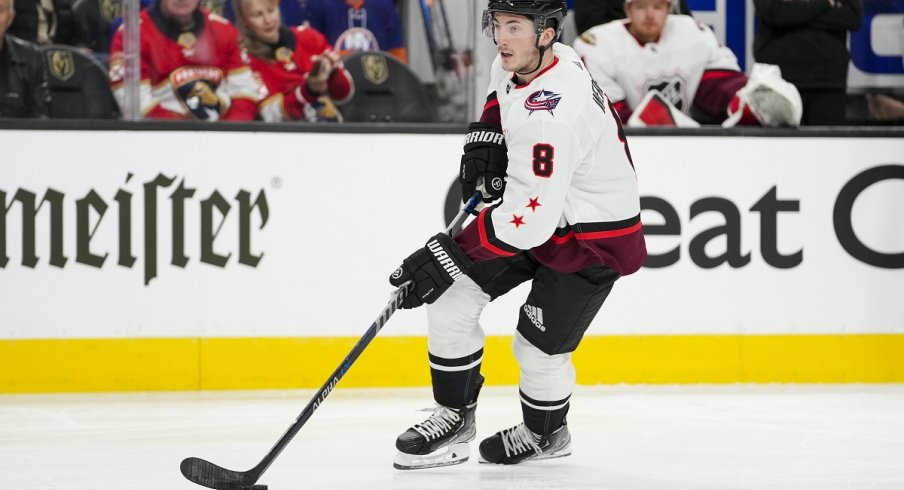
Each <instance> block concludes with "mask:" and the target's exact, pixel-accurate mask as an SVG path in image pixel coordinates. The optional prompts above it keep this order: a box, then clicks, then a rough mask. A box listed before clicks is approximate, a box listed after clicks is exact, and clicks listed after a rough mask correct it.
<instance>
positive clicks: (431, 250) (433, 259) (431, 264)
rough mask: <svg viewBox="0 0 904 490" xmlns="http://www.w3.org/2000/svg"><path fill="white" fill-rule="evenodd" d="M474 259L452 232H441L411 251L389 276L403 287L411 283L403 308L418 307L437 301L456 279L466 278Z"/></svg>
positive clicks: (394, 284) (390, 279)
mask: <svg viewBox="0 0 904 490" xmlns="http://www.w3.org/2000/svg"><path fill="white" fill-rule="evenodd" d="M471 264H472V262H471V259H469V258H468V256H467V255H465V253H464V251H463V250H462V249H461V247H459V246H458V244H457V243H455V240H453V239H451V238H449V235H446V234H444V233H440V234H438V235H435V236H433V237H432V238H430V240H428V241H427V245H426V246H424V248H421V249H419V250H418V251H416V252H414V253H413V254H411V255H410V256H409V257H408V258H407V259H405V260H404V261H403V262H402V266H401V267H399V268H398V269H396V270H395V271H394V272H393V273H392V275H391V276H390V277H389V283H390V284H392V285H393V286H396V287H401V286H402V285H404V284H405V283H408V282H410V283H411V294H409V295H408V296H406V297H405V299H404V300H402V305H401V306H402V308H404V309H409V308H417V307H418V306H421V305H422V304H424V303H427V304H430V303H433V302H434V301H436V300H437V298H439V297H440V296H442V294H443V293H444V292H446V290H447V289H449V286H451V285H452V283H454V282H455V281H457V280H459V279H461V278H462V277H464V275H465V274H466V273H467V271H468V269H469V268H470V267H471Z"/></svg>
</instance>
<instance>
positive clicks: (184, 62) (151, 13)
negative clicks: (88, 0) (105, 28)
mask: <svg viewBox="0 0 904 490" xmlns="http://www.w3.org/2000/svg"><path fill="white" fill-rule="evenodd" d="M194 16H195V23H194V27H192V28H191V29H189V30H184V31H183V30H181V29H179V28H178V27H176V26H175V24H174V23H173V22H172V21H170V20H168V19H166V18H165V17H164V16H163V15H162V13H161V12H160V7H159V4H158V3H154V4H152V5H150V6H149V7H148V8H146V9H145V10H144V11H142V12H141V17H140V36H141V44H140V46H141V88H140V99H141V113H142V114H143V115H144V116H145V117H149V118H162V119H201V120H218V119H226V120H235V121H250V120H253V119H254V117H255V114H256V110H257V100H258V98H259V93H260V88H259V86H258V83H257V80H255V78H254V76H253V75H252V73H251V68H250V66H249V60H248V56H247V54H245V52H244V50H243V49H242V48H241V47H240V45H239V33H238V31H237V30H236V28H235V27H233V26H232V24H230V23H229V21H228V20H226V19H224V18H222V17H220V16H218V15H214V14H211V13H209V12H208V11H207V10H206V9H204V8H199V9H198V10H197V11H196V12H195V14H194ZM124 75H125V73H124V65H123V27H120V28H119V30H118V31H117V32H116V34H115V35H114V37H113V44H112V46H111V48H110V83H111V84H112V87H113V93H114V95H115V96H116V98H117V100H118V101H119V103H120V104H122V103H123V98H124V95H125V94H124V92H125V91H124V88H123V78H124Z"/></svg>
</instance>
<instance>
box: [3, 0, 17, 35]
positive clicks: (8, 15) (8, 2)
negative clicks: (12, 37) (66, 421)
mask: <svg viewBox="0 0 904 490" xmlns="http://www.w3.org/2000/svg"><path fill="white" fill-rule="evenodd" d="M13 17H15V13H14V12H13V6H12V0H0V38H2V37H3V35H4V34H6V30H7V29H9V25H10V24H12V23H13ZM2 42H3V41H2V39H0V43H2Z"/></svg>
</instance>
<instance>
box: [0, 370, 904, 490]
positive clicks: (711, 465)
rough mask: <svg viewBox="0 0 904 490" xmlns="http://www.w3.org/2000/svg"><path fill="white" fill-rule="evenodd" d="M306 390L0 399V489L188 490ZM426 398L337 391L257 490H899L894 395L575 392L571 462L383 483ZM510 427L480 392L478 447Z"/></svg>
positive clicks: (851, 388) (237, 463) (874, 390)
mask: <svg viewBox="0 0 904 490" xmlns="http://www.w3.org/2000/svg"><path fill="white" fill-rule="evenodd" d="M312 396H313V391H253V392H204V393H195V392H189V393H185V392H182V393H139V394H85V395H5V396H0V488H2V489H4V490H5V489H9V490H22V489H35V490H37V489H67V490H89V489H90V490H130V489H135V490H139V489H140V490H155V489H161V490H162V489H166V490H179V489H196V490H197V489H200V488H202V487H198V486H196V485H194V484H192V483H190V482H189V481H187V480H185V479H184V478H183V477H182V475H181V474H180V473H179V463H180V462H181V461H182V459H183V458H185V457H187V456H197V457H201V458H204V459H207V460H209V461H211V462H213V463H216V464H219V465H221V466H225V467H227V468H230V469H236V470H246V469H248V468H250V467H252V466H254V465H255V464H256V463H257V462H258V461H259V460H260V459H261V458H262V457H263V455H264V454H265V453H266V452H267V450H269V449H270V447H271V446H272V445H273V444H274V443H275V442H276V440H277V439H278V438H279V436H280V435H282V433H283V432H284V431H285V429H286V428H287V427H288V426H289V425H290V424H291V423H292V422H293V421H294V420H295V417H296V416H297V415H298V413H299V412H300V411H301V409H302V408H303V407H304V405H305V404H306V403H307V402H308V400H310V398H311V397H312ZM431 405H432V399H431V396H430V391H429V390H428V389H391V390H390V389H386V390H383V389H379V390H377V389H370V390H367V389H343V388H342V387H341V384H340V386H339V388H338V389H337V390H336V391H335V392H334V393H333V394H331V395H330V397H329V398H328V399H327V400H326V401H325V402H324V404H323V405H321V408H320V409H319V410H317V412H315V413H314V415H313V417H312V418H311V419H310V420H309V421H308V423H307V424H306V425H305V426H304V427H303V428H302V429H301V431H300V432H299V433H298V435H297V436H296V438H295V439H294V440H293V441H292V442H291V443H290V445H289V446H288V448H286V450H285V451H284V452H283V454H282V455H281V456H280V457H279V458H277V460H276V462H275V463H274V464H273V465H272V466H271V467H270V469H269V470H268V471H267V472H266V473H265V474H264V476H263V477H262V478H261V483H266V484H268V485H269V487H270V490H296V489H297V490H301V489H340V490H341V489H362V490H363V489H404V490H421V489H506V490H508V489H513V490H515V489H517V490H530V489H569V490H571V489H667V490H684V489H687V490H691V489H693V490H708V489H713V490H726V489H751V490H752V489H757V490H760V489H770V490H774V489H789V490H791V489H795V490H796V489H813V490H834V489H838V490H842V489H843V490H856V489H864V490H866V489H870V490H904V386H902V385H765V386H764V385H731V386H662V387H651V386H616V387H611V386H608V387H579V388H578V389H577V390H576V392H575V395H574V396H573V398H572V408H571V413H570V414H569V423H570V426H571V427H570V428H571V432H572V436H573V448H574V454H573V455H572V456H570V457H567V458H561V459H555V460H548V461H542V462H535V463H528V464H524V465H519V466H512V467H497V466H492V465H486V464H478V463H477V457H476V453H477V451H476V449H477V448H476V443H475V445H474V446H472V458H471V460H470V461H468V462H466V463H464V464H462V465H457V466H451V467H447V468H434V469H428V470H420V471H398V470H395V469H393V467H392V459H393V456H394V455H395V448H394V442H395V437H396V436H397V435H398V434H399V433H400V432H401V431H403V430H404V429H406V428H407V427H408V426H409V425H411V424H412V423H414V422H419V421H421V420H422V419H423V418H425V417H426V416H427V415H428V413H427V412H419V411H418V409H421V408H430V407H431ZM519 420H520V405H519V402H518V396H517V388H516V387H487V388H484V391H483V393H482V394H481V399H480V404H479V405H478V409H477V430H478V438H482V437H486V436H488V435H490V434H491V433H493V432H495V431H497V430H500V429H502V428H506V427H508V426H511V425H514V424H515V423H517V422H518V421H519Z"/></svg>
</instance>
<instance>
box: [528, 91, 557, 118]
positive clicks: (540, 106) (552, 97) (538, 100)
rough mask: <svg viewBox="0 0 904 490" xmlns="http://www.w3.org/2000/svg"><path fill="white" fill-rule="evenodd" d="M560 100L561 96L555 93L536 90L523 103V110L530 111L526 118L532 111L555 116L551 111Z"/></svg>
mask: <svg viewBox="0 0 904 490" xmlns="http://www.w3.org/2000/svg"><path fill="white" fill-rule="evenodd" d="M560 100H562V96H561V95H559V94H557V93H555V92H550V91H549V90H537V91H536V92H534V93H532V94H530V96H528V97H527V100H525V101H524V108H525V109H527V110H529V111H530V112H529V113H528V114H527V115H528V116H530V115H531V114H533V113H534V111H549V113H550V114H552V115H555V114H554V113H553V112H552V111H553V109H555V108H556V106H557V105H559V101H560Z"/></svg>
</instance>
